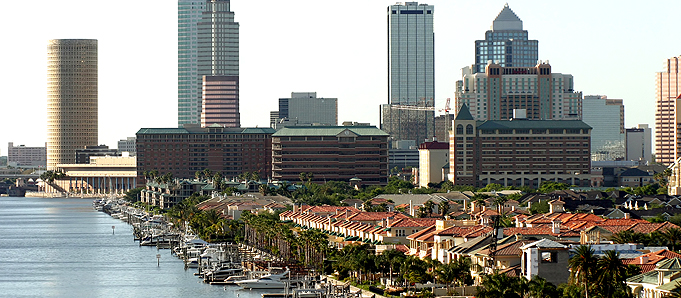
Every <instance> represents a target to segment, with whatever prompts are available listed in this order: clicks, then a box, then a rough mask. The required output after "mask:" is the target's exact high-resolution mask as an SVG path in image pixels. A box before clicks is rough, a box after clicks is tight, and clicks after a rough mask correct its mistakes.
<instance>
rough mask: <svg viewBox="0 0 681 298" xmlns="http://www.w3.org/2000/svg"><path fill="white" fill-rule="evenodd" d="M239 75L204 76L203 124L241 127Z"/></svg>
mask: <svg viewBox="0 0 681 298" xmlns="http://www.w3.org/2000/svg"><path fill="white" fill-rule="evenodd" d="M240 119H241V117H240V115H239V77H238V76H204V77H203V109H202V110H201V126H202V127H208V126H211V125H214V124H218V125H221V126H223V127H240V126H241V123H240Z"/></svg>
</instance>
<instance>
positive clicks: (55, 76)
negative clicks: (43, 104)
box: [47, 39, 98, 170]
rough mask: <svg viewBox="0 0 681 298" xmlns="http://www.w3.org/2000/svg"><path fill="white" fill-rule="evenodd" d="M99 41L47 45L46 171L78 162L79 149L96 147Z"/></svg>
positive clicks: (83, 40)
mask: <svg viewBox="0 0 681 298" xmlns="http://www.w3.org/2000/svg"><path fill="white" fill-rule="evenodd" d="M97 133H98V126H97V40H96V39H53V40H50V41H49V42H48V44H47V168H48V170H54V169H56V166H57V165H58V164H66V163H70V164H73V163H75V160H76V149H82V148H84V147H85V146H94V145H97V137H98V135H97Z"/></svg>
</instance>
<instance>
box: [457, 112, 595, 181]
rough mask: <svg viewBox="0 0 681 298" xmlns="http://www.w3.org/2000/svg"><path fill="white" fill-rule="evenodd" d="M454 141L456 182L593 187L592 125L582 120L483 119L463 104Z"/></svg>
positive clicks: (458, 114) (458, 115) (458, 116)
mask: <svg viewBox="0 0 681 298" xmlns="http://www.w3.org/2000/svg"><path fill="white" fill-rule="evenodd" d="M449 143H450V154H449V156H450V159H449V166H450V169H449V173H450V176H449V180H450V181H452V182H454V183H455V184H463V185H473V186H476V187H483V186H485V185H487V184H490V183H497V184H501V185H503V186H530V187H535V188H536V187H538V186H539V185H540V184H541V183H542V182H544V181H553V182H559V183H566V184H570V185H577V186H590V185H591V182H590V180H591V154H590V152H591V127H590V126H589V125H587V124H585V123H584V122H582V121H581V120H528V119H522V118H515V119H511V120H488V121H484V122H480V121H475V120H474V119H473V116H472V115H471V113H470V112H469V111H468V107H467V106H466V105H463V106H462V107H461V109H460V110H459V113H457V116H456V119H455V120H454V125H453V126H452V133H451V135H450V142H449Z"/></svg>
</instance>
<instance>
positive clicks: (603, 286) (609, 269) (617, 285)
mask: <svg viewBox="0 0 681 298" xmlns="http://www.w3.org/2000/svg"><path fill="white" fill-rule="evenodd" d="M596 265H597V267H598V269H597V273H598V274H597V275H596V276H597V281H596V282H597V283H598V286H599V287H598V288H599V292H600V294H601V295H602V296H603V297H613V295H614V293H615V292H616V291H618V290H619V291H624V290H625V288H626V287H627V285H626V284H625V283H624V282H625V280H626V278H627V266H626V265H624V264H623V263H622V260H621V259H620V253H618V252H616V251H614V250H608V251H606V252H605V255H604V256H603V257H602V258H600V259H598V261H597V264H596Z"/></svg>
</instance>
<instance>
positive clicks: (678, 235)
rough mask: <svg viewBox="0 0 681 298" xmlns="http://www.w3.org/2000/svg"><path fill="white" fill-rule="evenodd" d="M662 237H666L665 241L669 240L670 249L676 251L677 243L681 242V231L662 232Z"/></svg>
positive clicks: (677, 229) (676, 229)
mask: <svg viewBox="0 0 681 298" xmlns="http://www.w3.org/2000/svg"><path fill="white" fill-rule="evenodd" d="M662 237H664V239H665V240H667V243H669V248H670V249H671V250H673V251H676V249H677V247H676V246H677V243H678V242H679V240H681V229H679V228H670V229H668V230H666V231H664V232H662Z"/></svg>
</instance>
